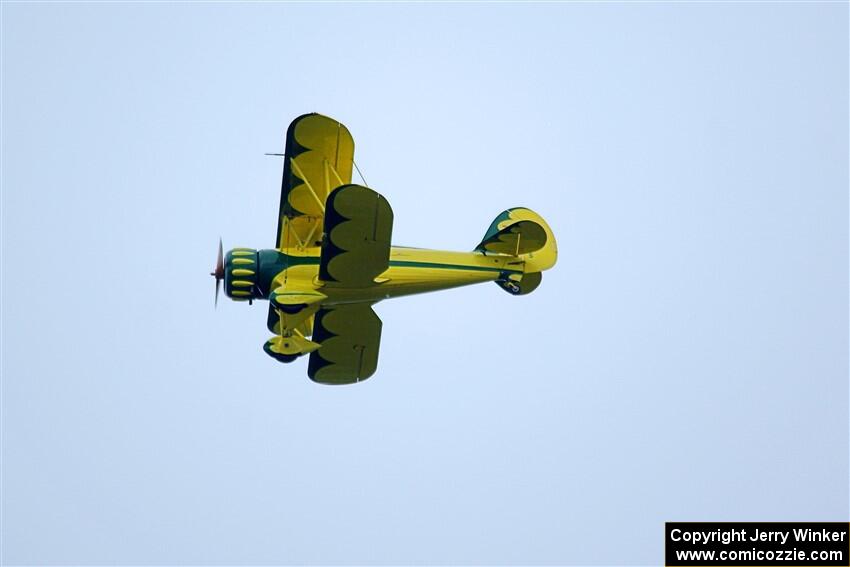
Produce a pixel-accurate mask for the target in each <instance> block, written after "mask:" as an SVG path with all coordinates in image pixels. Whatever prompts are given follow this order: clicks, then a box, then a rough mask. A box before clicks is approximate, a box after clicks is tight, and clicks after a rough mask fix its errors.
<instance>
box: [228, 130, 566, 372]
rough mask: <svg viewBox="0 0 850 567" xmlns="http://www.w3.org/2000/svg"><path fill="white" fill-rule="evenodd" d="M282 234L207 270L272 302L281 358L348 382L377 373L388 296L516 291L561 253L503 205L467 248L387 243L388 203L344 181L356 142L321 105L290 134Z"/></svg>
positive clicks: (272, 352)
mask: <svg viewBox="0 0 850 567" xmlns="http://www.w3.org/2000/svg"><path fill="white" fill-rule="evenodd" d="M284 156H285V157H284V166H283V183H282V187H281V197H280V213H279V218H278V226H277V244H276V245H275V248H274V249H271V250H254V249H252V248H234V249H233V250H230V251H229V252H228V253H227V254H226V255H223V254H222V246H221V241H219V246H218V260H217V262H216V267H215V271H213V272H212V275H213V276H215V280H216V303H217V302H218V291H219V286H220V282H221V281H222V280H224V292H225V294H227V296H228V297H230V298H231V299H233V300H235V301H247V302H249V303H251V302H253V300H255V299H266V300H268V301H269V315H268V328H269V330H270V331H271V332H272V333H274V336H273V337H272V338H271V339H269V340H268V341H267V342H266V344H265V346H264V347H263V349H264V350H265V351H266V353H268V354H269V356H271V357H272V358H274V359H276V360H279V361H280V362H292V361H293V360H295V359H296V358H298V357H300V356H302V355H305V354H309V355H310V360H309V364H308V369H307V374H308V375H309V376H310V378H311V379H312V380H314V381H315V382H320V383H322V384H351V383H355V382H360V381H362V380H365V379H367V378H369V377H370V376H371V375H372V374H374V372H375V369H376V368H377V365H378V346H379V344H380V340H381V320H380V319H378V316H377V315H376V314H375V312H374V311H373V310H372V305H374V304H375V303H377V302H378V301H381V300H383V299H389V298H391V297H401V296H404V295H411V294H414V293H425V292H429V291H438V290H441V289H449V288H453V287H458V286H463V285H469V284H474V283H480V282H488V281H493V282H496V283H497V284H498V285H499V286H501V287H502V288H503V289H504V290H505V291H507V292H508V293H511V294H513V295H524V294H527V293H530V292H532V291H533V290H534V289H535V288H536V287H537V286H538V285H540V281H541V278H542V275H541V272H542V271H543V270H547V269H549V268H551V267H552V266H553V265H554V264H555V261H556V260H557V255H558V252H557V247H556V244H555V237H554V235H553V234H552V231H551V229H550V228H549V225H547V224H546V222H545V221H544V220H543V219H542V218H540V216H539V215H537V214H536V213H534V212H532V211H530V210H528V209H524V208H514V209H508V210H506V211H504V212H503V213H501V214H500V215H499V216H497V217H496V220H494V221H493V223H492V224H491V225H490V228H488V229H487V232H486V233H485V235H484V238H483V240H482V241H481V243H480V244H478V246H476V247H475V249H474V250H473V251H471V252H443V251H438V250H424V249H420V248H406V247H403V246H392V244H391V236H392V226H393V211H392V209H391V208H390V204H389V203H388V202H387V200H386V199H384V197H382V196H381V195H379V194H378V193H376V192H375V191H373V190H372V189H370V188H368V187H364V186H363V185H356V184H352V183H351V175H352V168H353V167H355V166H354V140H353V139H352V137H351V134H350V133H349V131H348V129H347V128H346V127H345V126H343V125H342V124H340V123H339V122H337V121H336V120H333V119H331V118H328V117H326V116H322V115H320V114H305V115H303V116H299V117H298V118H296V119H295V120H294V121H293V122H292V124H290V126H289V129H288V130H287V132H286V149H285V153H284Z"/></svg>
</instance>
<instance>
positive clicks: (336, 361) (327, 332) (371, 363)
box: [307, 303, 381, 384]
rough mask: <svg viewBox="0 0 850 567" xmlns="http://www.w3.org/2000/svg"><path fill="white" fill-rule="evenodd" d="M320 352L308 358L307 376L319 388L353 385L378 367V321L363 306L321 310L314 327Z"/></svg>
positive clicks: (367, 308)
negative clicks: (333, 385)
mask: <svg viewBox="0 0 850 567" xmlns="http://www.w3.org/2000/svg"><path fill="white" fill-rule="evenodd" d="M312 340H313V341H314V342H317V343H319V344H320V345H322V346H320V347H319V350H316V351H314V352H313V353H312V354H310V364H309V365H308V367H307V375H308V376H310V379H311V380H313V381H314V382H320V383H322V384H353V383H355V382H360V381H362V380H365V379H367V378H369V377H370V376H371V375H372V374H374V373H375V370H376V369H377V367H378V347H379V346H380V343H381V320H380V319H378V316H377V315H376V314H375V312H374V311H372V308H371V307H370V306H369V305H366V304H365V303H352V304H346V305H336V306H333V307H323V308H321V309H319V311H318V312H317V313H316V316H315V319H314V324H313V338H312Z"/></svg>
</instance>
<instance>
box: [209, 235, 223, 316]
mask: <svg viewBox="0 0 850 567" xmlns="http://www.w3.org/2000/svg"><path fill="white" fill-rule="evenodd" d="M210 275H211V276H212V277H214V278H215V303H214V304H213V305H214V306H215V307H218V290H219V288H220V287H221V280H223V279H224V248H223V247H222V245H221V238H220V237H219V239H218V258H216V261H215V270H213V271H212V272H210Z"/></svg>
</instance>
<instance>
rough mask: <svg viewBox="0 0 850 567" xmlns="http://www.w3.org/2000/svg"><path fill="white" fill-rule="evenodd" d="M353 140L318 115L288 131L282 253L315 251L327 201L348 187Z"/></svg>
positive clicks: (307, 117)
mask: <svg viewBox="0 0 850 567" xmlns="http://www.w3.org/2000/svg"><path fill="white" fill-rule="evenodd" d="M353 163H354V139H353V138H352V137H351V133H350V132H349V131H348V128H346V127H345V126H343V125H342V124H341V123H340V122H338V121H336V120H334V119H333V118H328V117H327V116H322V115H321V114H305V115H303V116H299V117H298V118H296V119H295V120H293V121H292V124H290V125H289V129H288V130H287V131H286V150H285V157H284V165H283V182H282V183H281V193H280V212H279V216H278V225H277V244H276V247H277V248H278V249H279V250H280V249H283V248H288V249H302V250H303V249H305V248H310V247H314V246H318V245H319V244H320V243H321V238H322V218H323V217H324V214H325V201H326V200H327V198H328V195H330V193H331V191H332V190H333V189H334V188H336V187H339V186H340V185H346V184H348V183H351V170H352V167H353Z"/></svg>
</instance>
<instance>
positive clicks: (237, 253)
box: [224, 248, 260, 301]
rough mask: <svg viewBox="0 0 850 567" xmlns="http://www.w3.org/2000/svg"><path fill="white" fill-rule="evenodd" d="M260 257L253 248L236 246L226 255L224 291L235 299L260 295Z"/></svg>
mask: <svg viewBox="0 0 850 567" xmlns="http://www.w3.org/2000/svg"><path fill="white" fill-rule="evenodd" d="M259 272H260V257H259V254H257V251H256V250H254V249H253V248H234V249H233V250H230V251H228V253H227V255H226V256H225V257H224V293H225V294H226V295H227V297H229V298H231V299H233V300H235V301H250V300H253V299H256V298H257V297H259V295H260V293H259V290H258V289H257V274H259Z"/></svg>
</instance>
